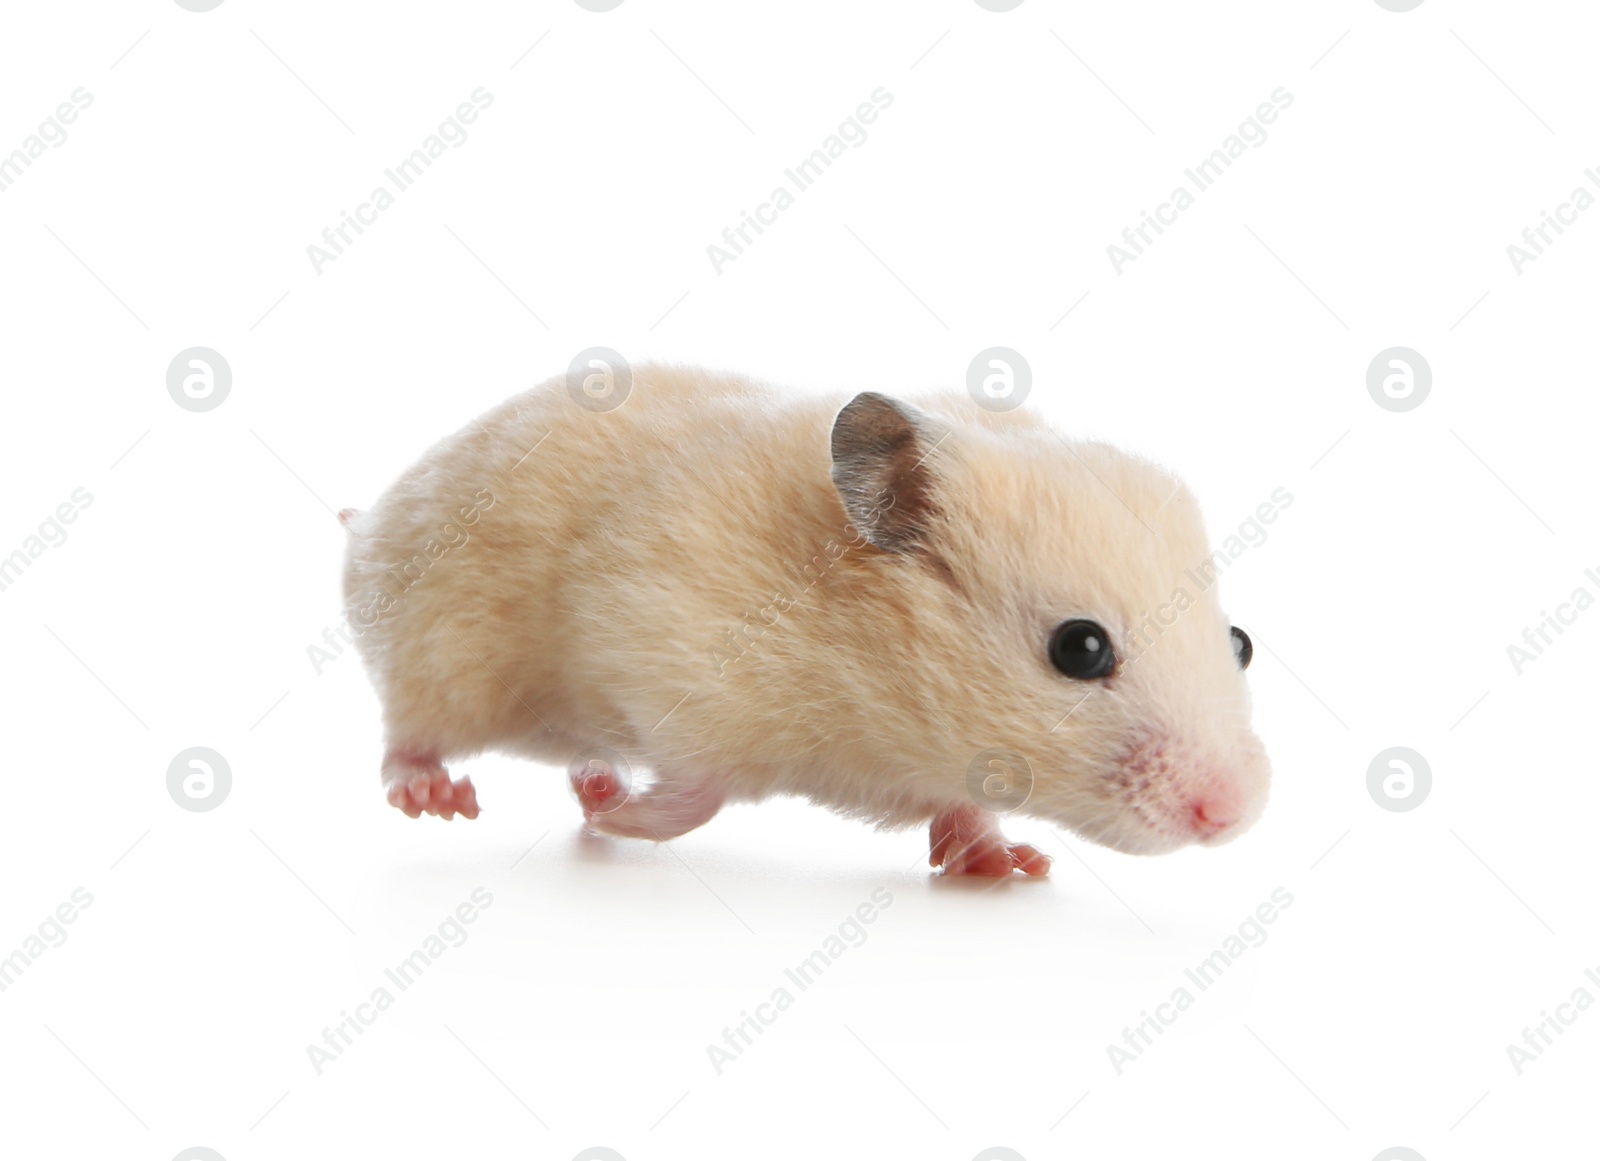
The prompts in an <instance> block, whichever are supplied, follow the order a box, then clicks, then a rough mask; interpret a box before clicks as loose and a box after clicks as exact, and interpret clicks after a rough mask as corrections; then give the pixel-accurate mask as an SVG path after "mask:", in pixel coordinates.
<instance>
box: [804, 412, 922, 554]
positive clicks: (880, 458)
mask: <svg viewBox="0 0 1600 1161" xmlns="http://www.w3.org/2000/svg"><path fill="white" fill-rule="evenodd" d="M949 434H950V427H949V425H948V424H947V423H945V422H944V421H943V420H941V419H936V418H935V417H933V416H931V415H928V414H927V413H926V412H923V411H919V410H917V409H916V408H915V407H912V406H911V405H910V404H907V403H901V402H899V401H897V400H894V399H890V398H889V397H888V396H886V395H879V394H878V393H877V392H876V391H863V392H862V393H861V394H859V395H857V396H856V397H855V398H854V399H852V400H851V401H850V402H849V403H847V404H845V405H844V407H843V408H842V409H841V410H840V412H839V414H838V416H837V417H836V418H835V419H834V421H833V438H832V449H833V486H834V487H835V488H837V489H838V491H839V499H840V500H842V501H844V511H845V515H846V516H848V517H849V518H850V523H852V524H854V525H855V526H856V528H857V529H859V530H860V532H861V535H862V536H864V537H865V538H866V539H867V541H868V542H869V543H870V544H873V545H875V546H876V547H878V548H881V549H884V550H885V551H888V552H914V551H917V550H919V549H924V548H926V547H927V545H926V541H927V537H928V533H929V530H930V529H931V527H932V525H933V520H934V517H935V516H936V515H937V514H938V502H937V497H936V495H935V492H936V477H935V474H934V471H933V461H932V459H931V458H930V457H931V456H932V454H933V450H934V449H935V448H936V447H938V446H939V444H940V442H941V441H942V440H943V439H944V438H945V436H947V435H949Z"/></svg>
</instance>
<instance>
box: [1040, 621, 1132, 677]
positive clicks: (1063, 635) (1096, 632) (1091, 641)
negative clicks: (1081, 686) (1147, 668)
mask: <svg viewBox="0 0 1600 1161" xmlns="http://www.w3.org/2000/svg"><path fill="white" fill-rule="evenodd" d="M1050 664H1051V665H1054V666H1055V667H1056V668H1057V669H1059V670H1060V671H1061V672H1062V673H1065V674H1066V675H1067V676H1068V677H1076V678H1077V679H1078V680H1080V681H1088V680H1089V679H1090V678H1095V677H1105V676H1106V675H1107V674H1109V673H1110V672H1111V671H1112V670H1113V669H1115V668H1116V667H1117V655H1116V654H1115V653H1113V652H1112V651H1111V638H1110V636H1109V635H1108V634H1107V633H1106V631H1105V630H1104V629H1102V628H1101V627H1100V626H1099V625H1096V624H1095V623H1094V622H1093V621H1063V622H1062V623H1061V624H1060V625H1058V626H1056V631H1055V635H1054V636H1052V637H1051V638H1050Z"/></svg>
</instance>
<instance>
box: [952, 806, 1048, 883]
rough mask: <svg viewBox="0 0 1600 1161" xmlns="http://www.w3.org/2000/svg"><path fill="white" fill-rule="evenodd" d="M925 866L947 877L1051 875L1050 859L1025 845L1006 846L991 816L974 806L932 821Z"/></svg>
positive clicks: (1013, 844)
mask: <svg viewBox="0 0 1600 1161" xmlns="http://www.w3.org/2000/svg"><path fill="white" fill-rule="evenodd" d="M928 839H929V841H928V848H929V853H928V863H929V865H930V866H935V867H941V868H943V871H944V874H946V875H952V876H954V875H973V876H979V877H982V878H990V879H1003V878H1006V877H1007V876H1009V875H1010V874H1011V872H1012V871H1021V872H1022V873H1023V874H1024V875H1027V876H1029V877H1031V878H1042V877H1043V876H1045V875H1048V874H1049V873H1050V861H1051V860H1050V856H1049V855H1047V854H1045V853H1044V852H1042V851H1040V850H1039V849H1038V848H1037V847H1033V846H1029V845H1028V844H1027V843H1008V842H1007V841H1006V837H1005V835H1003V834H1001V833H1000V830H999V827H998V825H997V824H996V822H995V819H994V815H992V814H990V813H989V812H987V811H984V810H981V809H979V808H978V807H976V806H958V807H954V808H953V809H951V810H947V811H945V812H944V813H943V814H941V815H939V816H938V817H937V818H935V819H934V820H933V825H932V826H931V827H930V828H929V832H928Z"/></svg>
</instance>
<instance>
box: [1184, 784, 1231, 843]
mask: <svg viewBox="0 0 1600 1161" xmlns="http://www.w3.org/2000/svg"><path fill="white" fill-rule="evenodd" d="M1243 813H1244V795H1243V794H1242V793H1241V792H1240V790H1239V788H1238V787H1237V786H1236V785H1233V784H1231V783H1224V784H1221V785H1217V786H1211V787H1208V788H1207V789H1206V790H1205V791H1204V792H1203V793H1201V794H1199V795H1197V796H1196V797H1195V798H1194V799H1192V800H1191V801H1190V803H1189V817H1188V822H1189V829H1190V830H1192V831H1194V833H1195V836H1196V837H1197V838H1200V839H1209V838H1214V837H1215V836H1217V835H1219V834H1221V833H1222V832H1223V831H1225V830H1227V829H1228V828H1229V827H1231V826H1233V824H1234V823H1236V822H1238V821H1239V817H1240V815H1242V814H1243Z"/></svg>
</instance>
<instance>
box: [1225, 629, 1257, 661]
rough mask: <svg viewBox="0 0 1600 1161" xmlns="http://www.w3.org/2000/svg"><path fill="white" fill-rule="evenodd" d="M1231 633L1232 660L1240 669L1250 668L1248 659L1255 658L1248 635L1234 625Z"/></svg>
mask: <svg viewBox="0 0 1600 1161" xmlns="http://www.w3.org/2000/svg"><path fill="white" fill-rule="evenodd" d="M1231 632H1232V633H1233V659H1234V660H1235V661H1237V662H1238V663H1239V668H1240V669H1249V668H1250V658H1251V657H1253V656H1255V652H1256V651H1255V649H1254V648H1253V647H1252V646H1251V644H1250V634H1248V633H1246V632H1245V631H1244V630H1243V629H1241V628H1239V626H1237V625H1235V626H1234V627H1233V629H1232V630H1231Z"/></svg>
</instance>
